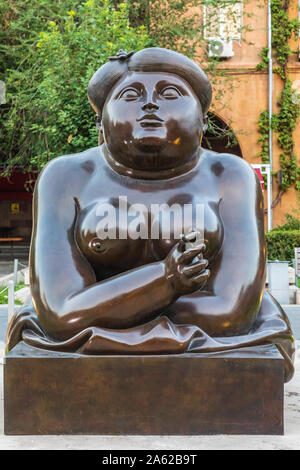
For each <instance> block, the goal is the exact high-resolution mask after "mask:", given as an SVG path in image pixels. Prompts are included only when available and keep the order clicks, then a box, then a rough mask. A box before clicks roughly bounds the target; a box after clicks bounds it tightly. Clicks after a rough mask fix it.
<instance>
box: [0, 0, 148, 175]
mask: <svg viewBox="0 0 300 470" xmlns="http://www.w3.org/2000/svg"><path fill="white" fill-rule="evenodd" d="M19 3H20V2H19ZM26 3H27V2H26ZM42 3H43V5H44V2H42ZM70 3H71V2H64V7H69V6H70ZM54 16H55V15H54ZM56 18H57V20H56V21H54V20H50V21H49V20H48V21H47V29H46V30H44V31H41V32H40V33H39V34H36V33H34V34H33V36H32V37H31V39H30V37H29V39H28V38H26V39H24V40H23V41H24V42H25V44H26V43H27V41H28V42H29V44H30V47H29V48H26V47H25V44H24V49H25V51H26V56H25V57H24V58H23V60H20V63H19V64H18V65H17V66H15V68H10V69H7V70H6V73H5V81H6V85H7V90H8V94H7V97H8V104H9V106H7V107H2V108H3V109H2V122H1V128H0V141H1V143H2V144H1V145H2V147H1V155H2V158H3V159H5V160H6V162H7V163H8V167H6V172H9V171H10V170H11V168H12V167H13V166H14V165H22V166H26V167H27V168H28V169H29V168H30V167H31V168H32V167H34V168H41V167H43V165H44V164H45V163H46V162H47V161H48V160H50V159H52V158H54V157H56V156H58V155H60V154H68V153H75V152H79V151H82V150H84V149H87V148H89V147H93V146H95V145H97V131H96V128H95V125H94V112H93V111H92V110H91V108H90V106H89V103H88V99H87V94H86V90H87V84H88V82H89V79H90V78H91V76H92V75H93V73H94V72H95V70H97V68H98V67H100V66H101V65H102V64H103V63H104V62H106V61H107V58H108V57H109V56H111V55H114V54H115V53H116V52H117V50H118V49H120V48H122V49H126V50H133V49H134V50H139V49H143V48H144V47H147V46H148V44H149V38H148V35H147V32H146V30H145V28H144V27H143V26H139V27H132V26H130V24H129V8H128V5H127V4H126V3H120V4H119V5H118V8H115V7H114V6H113V4H112V2H110V1H109V0H104V1H97V0H88V1H87V2H85V3H82V4H78V5H77V8H76V9H72V10H66V9H65V10H63V8H62V5H61V10H59V11H57V16H56ZM17 23H18V24H19V23H20V20H19V19H17V20H16V22H15V23H13V24H14V25H16V24H17ZM41 25H42V23H39V26H41ZM14 40H16V39H15V38H14ZM20 44H22V40H20ZM20 44H19V45H20ZM19 45H18V46H17V48H18V47H19ZM16 58H17V59H20V57H19V54H18V52H15V53H14V56H13V58H12V59H13V61H15V60H16ZM89 109H90V112H89Z"/></svg>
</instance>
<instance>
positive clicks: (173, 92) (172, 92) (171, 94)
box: [160, 86, 181, 100]
mask: <svg viewBox="0 0 300 470" xmlns="http://www.w3.org/2000/svg"><path fill="white" fill-rule="evenodd" d="M160 94H161V96H162V97H163V98H167V99H169V100H174V99H176V98H178V97H179V96H181V93H180V92H179V91H178V90H177V88H175V87H170V86H168V87H166V88H164V89H163V90H162V91H161V92H160Z"/></svg>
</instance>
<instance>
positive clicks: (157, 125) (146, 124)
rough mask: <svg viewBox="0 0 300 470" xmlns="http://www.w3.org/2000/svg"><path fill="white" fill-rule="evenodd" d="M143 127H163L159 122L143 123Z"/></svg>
mask: <svg viewBox="0 0 300 470" xmlns="http://www.w3.org/2000/svg"><path fill="white" fill-rule="evenodd" d="M140 125H141V126H142V127H162V123H161V122H159V121H141V122H140Z"/></svg>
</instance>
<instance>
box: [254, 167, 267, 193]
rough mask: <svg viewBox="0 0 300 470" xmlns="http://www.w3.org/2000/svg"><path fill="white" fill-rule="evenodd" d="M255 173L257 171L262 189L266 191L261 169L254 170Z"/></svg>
mask: <svg viewBox="0 0 300 470" xmlns="http://www.w3.org/2000/svg"><path fill="white" fill-rule="evenodd" d="M254 171H256V174H257V176H258V178H259V181H260V185H261V189H262V190H264V189H265V182H264V179H263V177H262V174H261V171H260V169H259V168H254Z"/></svg>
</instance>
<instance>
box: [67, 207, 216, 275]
mask: <svg viewBox="0 0 300 470" xmlns="http://www.w3.org/2000/svg"><path fill="white" fill-rule="evenodd" d="M192 230H198V231H200V233H201V234H202V235H203V238H204V242H205V243H206V247H207V249H206V252H205V254H204V256H205V258H207V259H208V260H209V261H212V260H213V258H214V257H215V256H216V254H217V253H218V251H219V250H220V248H221V245H222V241H223V224H222V221H221V218H220V215H219V210H218V203H215V202H210V201H203V200H196V199H194V200H192V201H190V202H189V203H188V204H182V200H181V199H180V198H179V199H178V201H176V198H175V200H174V198H173V200H172V201H168V203H163V204H147V205H144V204H135V203H132V204H131V203H129V202H128V201H127V200H126V201H124V200H122V199H120V198H118V199H106V200H98V201H94V202H93V203H91V204H89V205H88V206H87V207H85V208H82V209H81V210H80V211H79V213H78V217H77V223H76V228H75V236H76V241H77V244H78V246H79V248H80V250H81V251H82V253H83V254H84V255H85V256H86V258H87V259H88V261H89V262H90V264H91V265H92V266H93V268H94V270H95V272H96V274H97V277H98V278H99V279H105V278H107V277H109V276H113V275H116V274H119V273H121V272H124V271H127V270H129V269H133V268H136V267H138V266H142V265H144V264H147V263H151V262H155V261H159V260H162V259H164V258H165V257H166V256H167V254H168V253H169V251H170V250H171V248H172V247H173V246H174V244H175V243H177V242H178V239H179V236H180V234H181V233H183V232H188V231H192Z"/></svg>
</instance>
